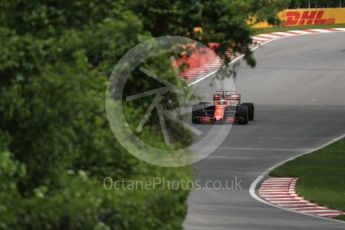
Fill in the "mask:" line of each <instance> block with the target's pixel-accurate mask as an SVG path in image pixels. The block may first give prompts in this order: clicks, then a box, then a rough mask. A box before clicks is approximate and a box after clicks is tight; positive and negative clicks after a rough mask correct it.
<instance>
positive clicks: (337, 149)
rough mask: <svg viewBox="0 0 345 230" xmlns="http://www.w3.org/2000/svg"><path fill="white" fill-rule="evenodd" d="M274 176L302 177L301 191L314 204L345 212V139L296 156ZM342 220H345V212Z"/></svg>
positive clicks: (299, 186)
mask: <svg viewBox="0 0 345 230" xmlns="http://www.w3.org/2000/svg"><path fill="white" fill-rule="evenodd" d="M270 176H276V177H285V176H287V177H298V178H299V180H298V182H297V186H296V190H297V193H298V194H299V195H301V196H303V197H305V198H306V199H307V200H310V201H312V202H314V203H317V204H320V205H323V206H326V207H329V208H334V209H338V210H343V211H345V139H342V140H340V141H338V142H336V143H334V144H332V145H329V146H327V147H325V148H323V149H321V150H318V151H315V152H313V153H310V154H307V155H304V156H302V157H299V158H296V159H295V160H292V161H289V162H287V163H285V164H284V165H282V166H280V167H278V168H276V169H274V170H273V171H272V172H271V173H270ZM338 219H341V220H344V221H345V215H342V216H339V217H338Z"/></svg>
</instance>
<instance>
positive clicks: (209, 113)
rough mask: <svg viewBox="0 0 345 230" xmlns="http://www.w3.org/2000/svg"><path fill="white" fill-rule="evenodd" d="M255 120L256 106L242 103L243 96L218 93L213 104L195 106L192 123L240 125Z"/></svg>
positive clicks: (206, 103)
mask: <svg viewBox="0 0 345 230" xmlns="http://www.w3.org/2000/svg"><path fill="white" fill-rule="evenodd" d="M252 120H254V104H253V103H242V104H241V94H239V93H237V92H235V91H217V92H216V93H215V94H214V95H213V102H200V103H199V104H198V105H193V111H192V122H193V123H194V124H197V123H211V124H213V123H216V122H217V123H218V122H219V123H235V122H237V123H239V124H247V123H248V121H252Z"/></svg>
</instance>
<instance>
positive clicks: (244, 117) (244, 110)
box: [237, 104, 248, 125]
mask: <svg viewBox="0 0 345 230" xmlns="http://www.w3.org/2000/svg"><path fill="white" fill-rule="evenodd" d="M237 118H238V119H239V121H238V123H239V124H241V125H245V124H247V123H248V107H247V106H246V105H243V104H242V105H239V106H238V109H237Z"/></svg>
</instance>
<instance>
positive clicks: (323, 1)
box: [289, 0, 344, 9]
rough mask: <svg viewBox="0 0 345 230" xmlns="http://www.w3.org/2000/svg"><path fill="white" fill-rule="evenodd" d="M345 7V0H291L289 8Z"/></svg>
mask: <svg viewBox="0 0 345 230" xmlns="http://www.w3.org/2000/svg"><path fill="white" fill-rule="evenodd" d="M309 7H312V8H322V7H327V8H329V7H344V1H343V0H290V4H289V8H291V9H297V8H309Z"/></svg>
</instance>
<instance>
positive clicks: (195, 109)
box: [192, 105, 202, 124]
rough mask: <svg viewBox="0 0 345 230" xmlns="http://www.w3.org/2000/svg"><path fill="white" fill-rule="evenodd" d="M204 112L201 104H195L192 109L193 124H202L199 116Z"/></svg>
mask: <svg viewBox="0 0 345 230" xmlns="http://www.w3.org/2000/svg"><path fill="white" fill-rule="evenodd" d="M201 113H202V109H201V106H200V105H193V109H192V123H193V124H200V121H199V120H198V119H197V116H200V115H201Z"/></svg>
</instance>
